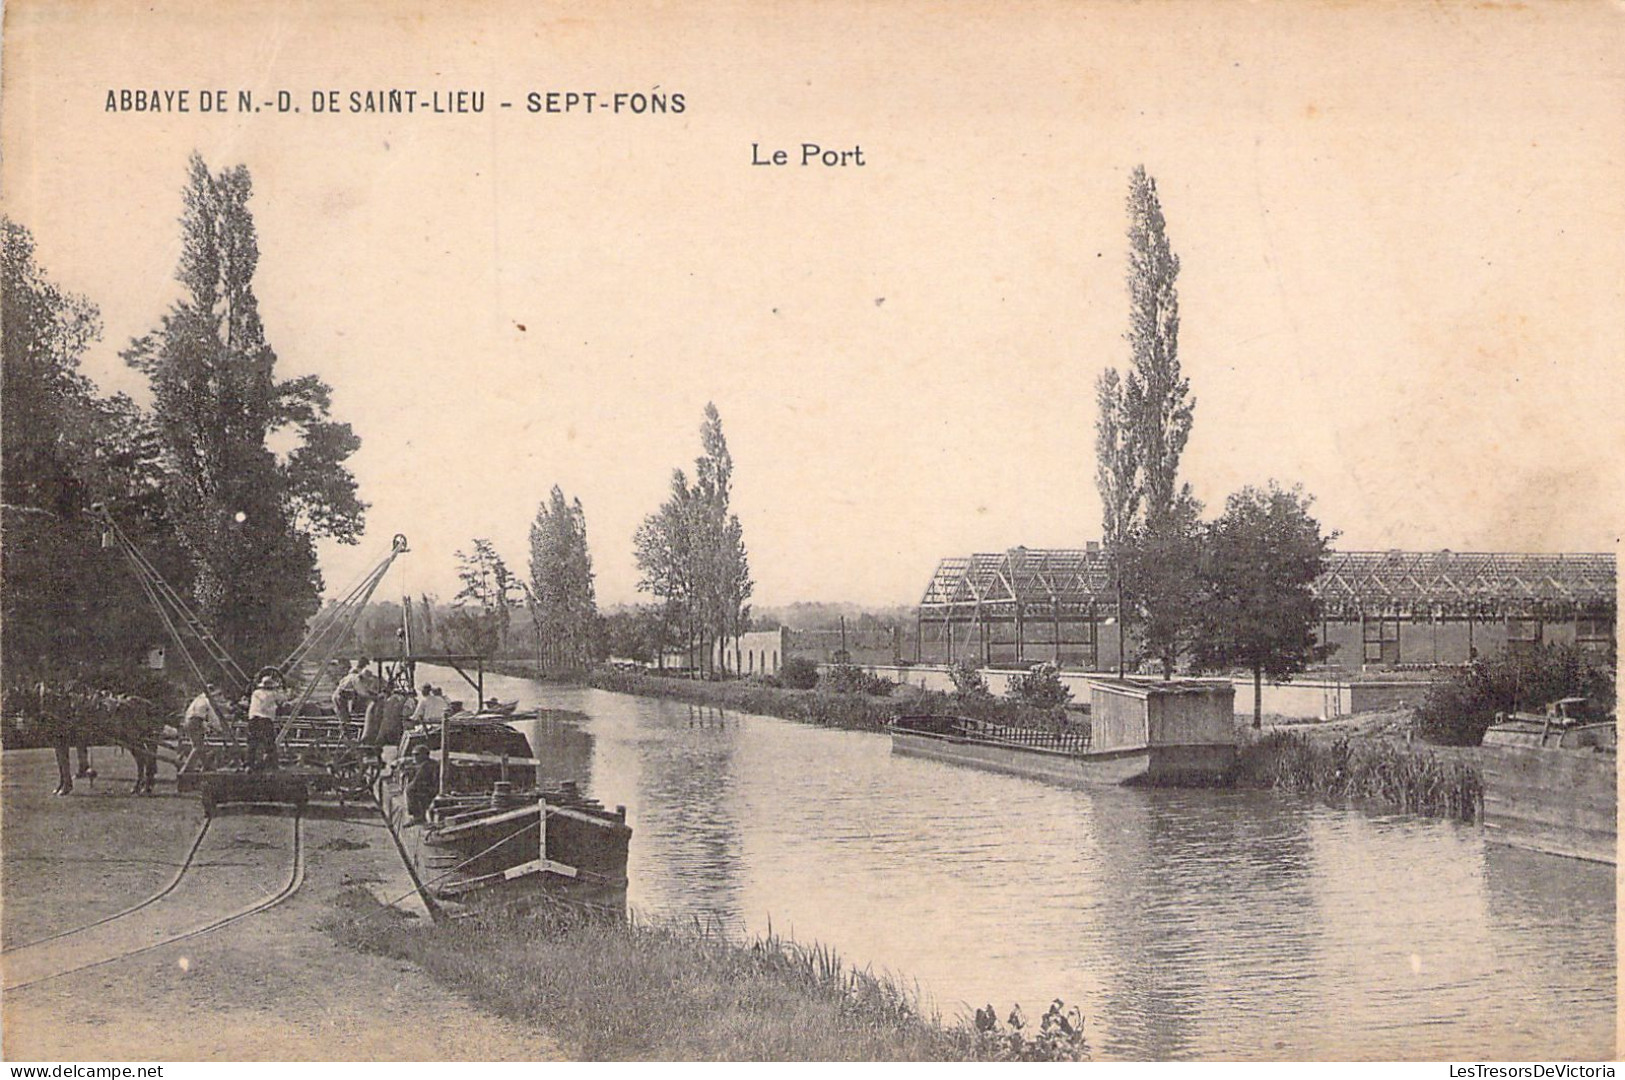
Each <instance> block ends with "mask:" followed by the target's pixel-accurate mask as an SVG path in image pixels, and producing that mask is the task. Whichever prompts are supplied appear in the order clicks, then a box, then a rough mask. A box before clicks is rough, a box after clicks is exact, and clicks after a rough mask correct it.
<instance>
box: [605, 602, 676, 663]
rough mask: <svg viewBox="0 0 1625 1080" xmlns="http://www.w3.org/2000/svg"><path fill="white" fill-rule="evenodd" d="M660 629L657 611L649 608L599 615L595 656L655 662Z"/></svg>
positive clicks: (659, 617)
mask: <svg viewBox="0 0 1625 1080" xmlns="http://www.w3.org/2000/svg"><path fill="white" fill-rule="evenodd" d="M664 628H665V620H664V619H663V617H662V615H661V612H660V610H659V609H658V608H653V607H645V606H638V607H635V608H632V609H630V610H623V611H616V612H612V613H610V614H608V615H603V616H600V618H599V620H598V631H597V634H596V635H595V641H596V643H597V652H596V656H597V658H598V659H608V658H609V657H619V658H621V659H626V660H638V661H641V662H643V663H645V664H653V663H657V662H659V660H660V652H661V648H662V646H663V644H664V637H663V630H664Z"/></svg>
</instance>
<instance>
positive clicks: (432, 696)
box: [412, 684, 446, 724]
mask: <svg viewBox="0 0 1625 1080" xmlns="http://www.w3.org/2000/svg"><path fill="white" fill-rule="evenodd" d="M445 718H446V698H445V696H444V695H443V694H441V693H440V690H439V689H438V688H436V687H433V686H429V685H428V684H424V687H423V697H422V699H420V700H419V701H418V707H417V708H416V709H413V710H412V722H413V723H414V724H438V723H440V721H442V720H444V719H445Z"/></svg>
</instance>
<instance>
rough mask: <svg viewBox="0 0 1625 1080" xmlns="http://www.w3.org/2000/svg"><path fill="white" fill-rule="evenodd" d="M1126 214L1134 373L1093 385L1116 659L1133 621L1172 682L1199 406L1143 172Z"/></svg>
mask: <svg viewBox="0 0 1625 1080" xmlns="http://www.w3.org/2000/svg"><path fill="white" fill-rule="evenodd" d="M1128 212H1129V229H1128V238H1129V272H1128V289H1129V330H1128V334H1127V339H1128V343H1129V349H1130V356H1131V360H1132V363H1133V366H1132V367H1131V368H1130V370H1129V373H1128V376H1127V378H1123V377H1121V376H1120V375H1119V374H1118V372H1117V371H1116V370H1115V369H1108V370H1107V371H1106V372H1104V373H1103V374H1102V375H1101V376H1100V379H1099V380H1098V381H1097V383H1096V385H1095V397H1096V403H1097V406H1098V412H1097V415H1096V419H1095V457H1096V463H1095V480H1096V485H1097V486H1098V488H1099V490H1100V500H1101V506H1102V510H1103V521H1102V526H1103V532H1104V537H1105V541H1106V549H1107V551H1108V552H1109V553H1110V555H1111V557H1112V564H1113V573H1114V578H1115V582H1116V587H1117V592H1118V605H1117V606H1118V635H1119V637H1118V642H1119V653H1120V654H1121V652H1122V649H1121V646H1122V643H1123V640H1124V639H1123V633H1124V627H1125V624H1126V623H1127V622H1128V621H1129V620H1130V619H1131V618H1133V619H1134V620H1135V621H1138V622H1139V623H1141V624H1142V625H1143V627H1144V629H1145V634H1144V637H1145V640H1146V651H1147V652H1148V653H1149V654H1150V655H1152V656H1154V657H1156V658H1157V659H1158V660H1159V661H1160V662H1161V663H1162V667H1163V674H1164V676H1165V677H1171V676H1172V674H1173V667H1174V664H1175V662H1176V661H1177V659H1178V656H1179V654H1180V653H1181V652H1182V651H1184V650H1183V647H1182V644H1181V643H1182V642H1183V641H1186V640H1188V638H1189V636H1190V634H1189V629H1188V625H1187V624H1188V620H1189V612H1190V609H1189V607H1188V606H1186V605H1187V604H1188V601H1189V597H1190V594H1191V592H1192V589H1193V588H1194V580H1193V577H1192V567H1193V562H1192V561H1191V560H1190V558H1189V556H1190V555H1191V543H1192V538H1193V535H1194V533H1193V522H1194V521H1195V518H1196V516H1197V515H1199V514H1200V512H1201V505H1200V504H1199V503H1197V502H1196V500H1195V499H1193V498H1192V496H1191V493H1190V486H1189V485H1188V484H1181V483H1180V482H1179V459H1180V456H1181V455H1182V454H1183V453H1184V450H1185V443H1186V441H1187V440H1188V439H1189V438H1190V430H1191V421H1192V417H1193V415H1194V412H1195V408H1196V402H1195V400H1194V399H1193V398H1191V397H1190V382H1189V381H1188V380H1187V379H1185V377H1184V376H1183V375H1182V374H1181V371H1180V366H1179V293H1178V290H1177V289H1176V288H1175V284H1174V283H1175V279H1176V278H1177V277H1178V276H1179V257H1178V256H1176V255H1175V254H1174V253H1173V250H1172V249H1171V247H1170V246H1169V244H1168V236H1167V230H1166V221H1165V220H1164V218H1163V214H1162V204H1161V201H1160V199H1159V198H1158V196H1157V184H1156V181H1155V180H1153V179H1152V178H1151V177H1149V176H1147V175H1146V171H1145V167H1144V166H1135V168H1134V172H1133V174H1132V175H1131V176H1130V178H1129V197H1128ZM1131 579H1132V580H1131ZM1125 594H1127V595H1126V596H1125Z"/></svg>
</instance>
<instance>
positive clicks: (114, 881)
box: [0, 750, 560, 1061]
mask: <svg viewBox="0 0 1625 1080" xmlns="http://www.w3.org/2000/svg"><path fill="white" fill-rule="evenodd" d="M96 764H97V768H98V769H99V770H100V771H101V774H102V778H101V779H100V780H98V787H97V790H96V792H95V793H94V794H91V793H90V792H89V790H88V789H84V790H83V791H81V792H76V794H75V795H73V796H70V797H67V798H56V799H53V798H51V797H50V796H49V795H48V794H44V793H46V792H48V791H49V790H50V788H51V786H52V785H53V784H54V782H55V781H54V775H55V773H54V765H53V764H52V762H51V757H50V753H49V751H16V752H12V753H7V754H5V755H4V758H3V761H0V795H3V802H0V808H3V817H0V829H3V833H0V850H3V853H4V864H3V866H4V879H3V884H0V888H3V900H4V904H3V908H0V912H3V916H0V922H3V924H4V938H5V940H6V942H7V944H8V947H9V946H12V945H15V944H17V943H20V942H26V941H29V940H32V939H34V938H35V937H38V936H40V935H41V934H42V933H51V932H56V931H59V930H62V929H66V928H69V927H72V926H75V925H79V924H81V923H83V922H85V921H88V920H89V919H94V918H98V917H101V916H104V915H109V914H113V913H115V912H117V911H119V910H122V909H123V908H126V907H128V906H130V905H131V904H132V903H135V902H137V901H139V900H141V899H142V898H144V897H145V896H147V895H149V894H151V893H153V892H156V891H157V890H159V889H161V888H163V886H164V885H165V884H166V883H167V882H168V881H169V880H170V879H171V878H173V877H174V874H175V871H176V869H177V868H178V867H179V865H180V863H181V861H182V860H183V859H184V857H185V854H186V849H187V848H188V847H189V846H190V844H191V842H192V840H193V838H194V837H195V835H196V825H197V822H198V820H199V818H198V815H197V811H196V803H195V801H194V800H191V799H188V798H182V797H178V796H175V795H174V789H173V787H170V788H168V795H167V797H166V796H165V795H164V794H163V793H164V792H165V788H164V787H162V786H160V788H159V791H160V796H159V797H158V798H154V799H133V798H130V797H129V796H127V795H124V794H122V792H123V791H125V790H127V789H128V786H129V783H130V781H131V780H132V779H133V777H134V768H133V765H132V764H131V762H130V760H129V758H128V757H123V758H120V757H115V756H114V755H113V753H112V752H111V751H107V750H99V751H98V752H97V762H96ZM111 792H118V793H119V794H111ZM289 829H290V826H289V825H288V824H287V823H285V822H282V821H280V820H275V819H270V820H268V819H266V818H263V817H260V816H257V815H250V814H248V813H247V812H245V811H239V812H236V813H228V814H225V815H222V816H221V817H219V818H218V819H217V820H216V822H215V824H214V826H212V827H211V835H212V836H213V840H214V843H213V846H212V847H210V848H209V849H208V850H209V853H210V854H209V860H206V861H212V863H213V865H209V866H199V867H198V870H197V871H195V873H197V876H196V877H195V878H193V876H192V873H194V872H189V873H188V875H187V878H186V879H185V883H184V887H183V888H180V889H177V890H176V894H175V896H174V899H176V900H177V901H179V900H184V901H185V903H184V905H181V904H177V905H171V906H166V903H167V901H166V902H161V903H160V904H157V905H154V907H155V908H161V909H163V911H164V912H165V914H163V915H162V916H161V917H160V916H157V915H155V914H154V915H149V916H148V917H147V918H145V919H142V918H136V917H133V918H132V919H131V920H124V919H121V920H118V922H116V923H113V924H109V926H110V927H116V928H117V929H116V930H112V931H102V932H101V933H100V934H99V935H97V936H96V942H98V943H99V944H98V945H97V947H98V948H100V949H102V950H103V951H104V952H106V954H107V955H112V954H113V953H116V952H118V951H119V950H118V949H117V948H113V949H111V951H108V942H109V941H118V942H127V943H132V944H134V943H137V942H139V941H141V940H142V939H143V935H145V940H149V941H150V940H153V938H154V935H157V936H162V935H163V934H164V932H165V930H166V928H169V929H172V928H173V927H175V926H180V925H185V912H186V911H188V910H190V911H191V912H192V913H193V914H198V913H203V912H209V911H216V910H219V911H224V910H230V909H231V907H232V904H233V903H234V902H235V903H236V904H237V905H238V906H240V905H241V904H242V903H244V902H246V901H247V900H249V899H252V897H248V896H246V895H244V892H245V890H247V891H252V890H256V889H260V888H262V886H263V883H262V881H261V879H262V878H264V879H265V880H266V881H268V880H269V877H267V875H268V874H269V875H270V876H271V877H274V876H275V875H274V874H271V873H270V871H271V870H272V869H273V865H272V864H277V865H282V863H281V861H280V860H284V859H285V857H286V856H285V854H284V853H283V852H282V851H280V850H279V845H281V844H284V843H286V842H287V839H288V837H289V836H291V832H285V831H283V830H289ZM215 834H217V835H215ZM262 834H263V835H262ZM65 841H71V842H65ZM201 851H202V849H200V852H201ZM304 851H305V881H304V885H303V887H302V888H301V889H300V890H299V892H298V893H296V894H295V895H294V896H293V897H292V898H291V899H289V900H288V901H287V902H286V903H284V904H282V905H281V906H279V907H276V908H273V909H271V910H269V911H266V912H264V913H262V914H259V915H255V916H252V917H250V918H248V919H245V920H243V921H241V922H237V923H234V924H232V925H230V926H227V927H224V928H221V929H219V930H215V931H212V932H210V933H208V934H204V935H202V936H200V937H196V938H192V939H190V940H187V941H182V942H176V943H173V944H170V945H164V946H162V947H160V948H156V949H153V950H151V951H149V952H146V953H142V954H141V955H138V956H134V957H130V958H127V959H122V960H116V961H114V962H112V963H107V964H103V965H101V966H97V967H92V968H88V969H86V970H82V971H78V972H75V973H72V974H67V975H63V976H60V977H56V978H51V979H48V980H46V981H44V982H40V983H37V984H35V985H32V986H27V987H24V988H22V989H19V990H15V991H9V992H7V993H6V994H5V997H4V1000H3V1003H0V1009H3V1013H0V1025H3V1039H4V1042H3V1051H4V1056H5V1057H6V1058H8V1059H10V1060H13V1061H17V1060H23V1061H28V1060H47V1059H50V1060H74V1059H78V1060H87V1059H101V1060H152V1059H158V1060H171V1061H175V1060H230V1061H252V1060H340V1061H355V1060H372V1061H385V1060H499V1061H500V1060H521V1061H524V1060H550V1059H557V1058H558V1057H559V1056H560V1055H559V1052H558V1047H557V1045H556V1043H555V1042H554V1041H553V1040H552V1039H551V1038H550V1037H549V1036H548V1035H547V1033H546V1032H544V1031H542V1030H540V1029H538V1028H535V1027H531V1026H528V1025H522V1024H517V1023H514V1022H512V1021H508V1020H504V1019H501V1018H498V1017H494V1016H491V1015H489V1014H486V1013H483V1012H480V1011H479V1010H477V1009H476V1008H474V1007H473V1006H472V1005H470V1004H469V1003H467V1002H466V1001H463V1000H462V999H460V998H458V997H456V996H455V995H453V994H451V993H450V992H449V991H447V990H445V989H443V988H441V987H439V986H438V985H436V984H435V983H433V982H432V981H430V979H429V978H428V977H427V976H426V975H424V974H423V973H422V972H421V971H420V970H418V969H417V968H415V967H412V966H410V965H406V964H402V963H399V962H396V961H392V960H387V959H383V958H381V957H376V956H363V955H359V954H356V953H354V952H351V951H349V950H346V949H341V948H339V947H338V946H337V945H335V944H334V942H333V941H332V939H331V938H329V937H328V935H327V934H326V933H324V932H323V931H322V930H321V929H320V926H321V923H322V921H323V920H325V919H326V918H327V917H328V915H329V914H330V912H331V910H332V907H331V905H332V900H333V898H334V897H335V896H336V895H338V894H339V893H340V892H342V891H343V890H345V889H347V888H350V887H353V886H356V885H361V886H365V887H367V888H369V889H370V890H371V891H372V892H373V893H374V895H376V896H378V897H380V899H384V900H386V901H394V900H398V899H400V898H402V897H407V898H408V899H405V900H402V902H401V906H402V907H403V908H407V909H415V913H416V914H417V915H418V916H419V917H422V910H421V907H420V906H418V904H417V902H416V898H415V896H411V895H410V894H411V883H410V880H409V879H408V878H407V876H406V872H405V870H404V868H403V867H402V866H401V864H400V859H399V857H398V855H397V854H396V852H395V849H394V846H393V843H392V842H391V840H390V837H389V834H388V832H387V831H385V829H384V828H383V825H382V823H381V822H380V821H379V820H378V818H377V816H376V815H375V814H371V813H363V812H358V811H355V810H352V811H350V812H348V813H340V812H339V811H337V809H336V808H322V807H316V806H313V809H312V813H311V814H310V815H309V816H308V817H307V819H306V821H305V827H304ZM183 894H184V895H183ZM148 910H149V911H150V910H151V909H148ZM194 921H195V922H202V921H204V917H203V916H202V915H200V916H199V917H198V918H196V919H195V920H194ZM123 923H129V925H127V926H120V924H123ZM65 940H71V939H65ZM75 947H76V948H80V949H84V948H85V947H86V943H78V944H77V945H76V946H75ZM33 951H35V950H28V949H24V950H19V951H18V953H17V954H16V955H17V956H18V958H19V960H20V959H21V958H22V957H24V956H26V955H27V954H28V953H30V952H33ZM92 952H94V950H92ZM5 966H6V965H0V967H5ZM21 981H26V980H23V979H21V978H13V977H12V976H11V973H10V971H9V970H7V973H6V978H5V982H6V983H8V984H10V983H14V982H21Z"/></svg>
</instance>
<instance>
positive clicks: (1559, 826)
mask: <svg viewBox="0 0 1625 1080" xmlns="http://www.w3.org/2000/svg"><path fill="white" fill-rule="evenodd" d="M1479 755H1480V756H1479V770H1480V773H1481V775H1482V777H1483V784H1484V813H1483V821H1484V838H1485V839H1486V840H1489V841H1491V842H1494V843H1498V844H1507V845H1509V846H1512V847H1519V848H1526V849H1528V850H1531V851H1541V852H1545V853H1546V854H1548V855H1563V856H1566V857H1568V858H1573V859H1586V860H1589V861H1591V862H1601V863H1609V864H1611V865H1618V862H1619V856H1618V825H1617V820H1618V812H1619V793H1618V776H1617V758H1615V757H1614V755H1612V754H1602V753H1595V752H1590V751H1569V750H1550V749H1545V750H1541V749H1514V748H1510V747H1483V748H1481V749H1480V751H1479Z"/></svg>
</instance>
